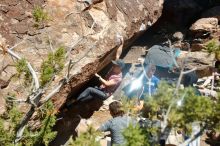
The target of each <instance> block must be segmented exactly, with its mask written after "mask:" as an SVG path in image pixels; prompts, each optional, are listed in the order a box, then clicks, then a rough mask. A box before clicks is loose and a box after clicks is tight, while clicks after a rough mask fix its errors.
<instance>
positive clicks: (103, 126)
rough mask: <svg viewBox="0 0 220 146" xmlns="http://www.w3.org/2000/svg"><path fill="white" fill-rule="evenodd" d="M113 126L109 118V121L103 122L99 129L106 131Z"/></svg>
mask: <svg viewBox="0 0 220 146" xmlns="http://www.w3.org/2000/svg"><path fill="white" fill-rule="evenodd" d="M110 127H111V121H110V120H108V121H107V122H105V123H104V124H102V125H101V126H100V127H99V128H98V131H102V132H106V131H109V130H110Z"/></svg>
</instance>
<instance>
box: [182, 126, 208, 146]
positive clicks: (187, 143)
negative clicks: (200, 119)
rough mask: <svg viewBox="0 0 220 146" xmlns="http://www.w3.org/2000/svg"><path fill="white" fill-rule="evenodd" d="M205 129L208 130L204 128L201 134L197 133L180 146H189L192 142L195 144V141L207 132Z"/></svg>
mask: <svg viewBox="0 0 220 146" xmlns="http://www.w3.org/2000/svg"><path fill="white" fill-rule="evenodd" d="M205 129H206V126H204V127H203V128H202V129H201V130H200V131H199V132H197V133H196V134H195V135H193V136H191V137H190V138H189V139H187V140H186V141H184V142H183V143H182V144H180V145H179V146H188V145H189V144H190V143H191V142H193V141H194V140H195V139H197V138H198V137H199V136H201V135H202V134H203V132H204V131H205Z"/></svg>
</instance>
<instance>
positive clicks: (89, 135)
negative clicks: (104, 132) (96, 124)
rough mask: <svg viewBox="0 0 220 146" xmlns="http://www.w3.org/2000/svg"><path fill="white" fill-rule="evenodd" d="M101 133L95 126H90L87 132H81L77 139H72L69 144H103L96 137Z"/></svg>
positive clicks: (83, 145) (78, 145)
mask: <svg viewBox="0 0 220 146" xmlns="http://www.w3.org/2000/svg"><path fill="white" fill-rule="evenodd" d="M98 135H99V132H97V131H96V130H95V129H94V128H92V127H89V128H88V129H87V131H86V132H84V133H82V134H80V136H79V137H77V138H76V140H74V141H71V142H70V144H69V146H101V145H100V142H99V141H96V137H97V136H98Z"/></svg>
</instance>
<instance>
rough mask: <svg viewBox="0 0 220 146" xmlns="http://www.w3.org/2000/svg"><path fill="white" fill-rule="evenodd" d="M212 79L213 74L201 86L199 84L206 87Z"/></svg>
mask: <svg viewBox="0 0 220 146" xmlns="http://www.w3.org/2000/svg"><path fill="white" fill-rule="evenodd" d="M212 79H213V76H210V77H208V78H207V79H206V80H205V82H204V83H203V84H202V85H201V86H199V87H200V88H205V87H206V86H207V85H208V84H209V83H211V81H212Z"/></svg>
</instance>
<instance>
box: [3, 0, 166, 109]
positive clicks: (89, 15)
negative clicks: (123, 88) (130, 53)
mask: <svg viewBox="0 0 220 146" xmlns="http://www.w3.org/2000/svg"><path fill="white" fill-rule="evenodd" d="M36 5H38V6H41V7H43V9H44V12H46V13H48V16H49V20H48V22H47V23H46V24H45V25H43V26H40V27H39V26H38V27H35V24H36V22H35V20H34V19H33V15H32V13H33V10H34V9H35V8H36V7H35V6H36ZM162 5H163V1H162V0H159V1H155V0H132V1H127V0H120V1H115V0H106V1H103V2H100V3H97V4H95V5H92V6H91V7H90V8H89V9H88V10H86V11H82V10H84V9H85V5H84V4H83V3H79V2H77V1H72V0H65V1H63V0H47V1H44V0H36V1H33V0H27V1H18V0H15V1H12V0H10V1H9V0H3V1H1V2H0V21H2V22H3V23H1V24H0V30H1V34H0V35H1V37H2V38H3V39H4V40H6V43H5V45H4V48H8V46H9V47H12V46H13V45H14V44H17V43H19V42H21V43H20V44H19V45H18V46H16V47H15V48H13V51H14V52H15V53H16V54H17V55H19V56H20V57H21V58H25V59H26V60H27V61H28V62H30V63H31V65H32V66H33V68H34V70H35V71H36V73H37V76H38V78H39V77H40V75H41V73H40V70H41V64H42V62H43V60H45V58H47V55H48V54H49V52H53V51H54V50H55V49H56V48H58V47H60V46H63V47H64V48H65V49H66V52H67V54H66V59H65V64H66V65H65V68H64V69H63V71H62V72H61V73H60V74H58V75H56V76H55V79H54V80H53V82H52V83H51V86H50V87H49V88H48V91H46V93H45V94H47V93H48V92H49V91H50V90H51V89H52V88H51V87H54V86H56V85H57V84H58V83H59V81H60V80H61V79H62V77H63V76H65V74H66V72H67V68H68V62H69V60H70V59H71V60H72V62H75V63H74V64H75V65H74V67H73V69H72V70H71V71H70V75H71V76H72V79H71V81H70V82H69V84H67V85H65V86H64V87H62V88H61V90H60V92H59V93H57V94H56V95H55V96H54V97H53V100H54V103H56V106H57V108H59V107H60V106H61V105H62V104H63V103H64V102H65V100H66V98H67V96H70V94H71V93H73V95H74V93H75V92H76V91H77V89H78V88H79V87H82V85H83V83H85V82H86V81H88V80H89V79H91V78H92V77H93V74H94V73H96V72H98V71H100V70H101V69H102V68H103V67H105V66H106V65H107V64H108V63H109V62H110V61H111V60H112V59H114V58H115V51H116V49H115V48H116V47H117V45H118V44H117V41H116V37H117V35H121V36H123V37H124V39H125V45H128V44H129V43H131V42H132V40H134V39H135V38H136V37H137V36H138V35H139V32H140V31H143V28H147V24H153V23H155V22H156V21H157V19H158V18H159V17H160V15H161V11H162ZM143 26H145V27H143ZM126 40H129V41H126ZM15 63H16V60H14V59H12V58H11V57H10V56H9V55H8V54H2V53H1V54H0V65H1V66H0V67H1V68H4V70H2V71H1V77H3V76H4V79H5V80H7V79H9V78H10V77H11V76H12V75H13V74H15V73H16V72H17V71H16V68H15V66H14V65H15ZM21 83H22V79H16V78H15V79H14V80H13V83H12V82H10V83H9V85H8V87H7V88H5V89H4V90H2V91H1V92H2V94H3V96H6V95H7V94H8V93H11V92H13V94H15V95H16V96H17V97H18V98H22V99H25V98H26V97H27V96H28V93H29V91H30V90H31V86H30V87H25V86H24V85H23V84H21ZM71 95H72V94H71Z"/></svg>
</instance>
